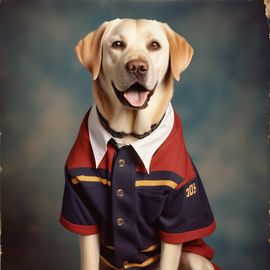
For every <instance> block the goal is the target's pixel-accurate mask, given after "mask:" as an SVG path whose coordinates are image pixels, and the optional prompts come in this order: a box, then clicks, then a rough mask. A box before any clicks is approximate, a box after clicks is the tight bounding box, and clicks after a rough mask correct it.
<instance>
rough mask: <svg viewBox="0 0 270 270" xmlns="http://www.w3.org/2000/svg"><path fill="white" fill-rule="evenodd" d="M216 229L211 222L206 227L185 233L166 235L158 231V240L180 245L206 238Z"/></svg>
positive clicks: (214, 224)
mask: <svg viewBox="0 0 270 270" xmlns="http://www.w3.org/2000/svg"><path fill="white" fill-rule="evenodd" d="M215 229H216V223H215V222H213V223H212V224H210V225H209V226H207V227H204V228H201V229H197V230H192V231H187V232H182V233H167V232H164V231H160V232H159V233H160V239H161V240H162V241H163V242H165V243H169V244H181V243H185V242H189V241H192V240H196V239H199V238H203V237H206V236H208V235H210V234H211V233H212V232H213V231H214V230H215Z"/></svg>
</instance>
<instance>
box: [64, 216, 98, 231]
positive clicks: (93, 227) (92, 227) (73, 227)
mask: <svg viewBox="0 0 270 270" xmlns="http://www.w3.org/2000/svg"><path fill="white" fill-rule="evenodd" d="M59 222H60V223H61V224H62V225H63V226H64V227H65V228H66V229H67V230H69V231H71V232H73V233H76V234H80V235H91V234H97V233H98V231H99V230H98V226H97V225H89V226H87V225H78V224H74V223H71V222H69V221H68V220H66V219H65V218H64V217H63V216H62V215H61V216H60V219H59Z"/></svg>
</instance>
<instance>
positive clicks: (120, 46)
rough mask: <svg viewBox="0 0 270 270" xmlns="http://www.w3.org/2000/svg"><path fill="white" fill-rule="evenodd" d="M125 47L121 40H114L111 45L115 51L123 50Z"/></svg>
mask: <svg viewBox="0 0 270 270" xmlns="http://www.w3.org/2000/svg"><path fill="white" fill-rule="evenodd" d="M125 46H126V45H125V43H124V42H123V41H121V40H116V41H114V42H113V43H112V47H113V48H116V49H123V48H125Z"/></svg>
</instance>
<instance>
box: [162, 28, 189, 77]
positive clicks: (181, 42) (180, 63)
mask: <svg viewBox="0 0 270 270" xmlns="http://www.w3.org/2000/svg"><path fill="white" fill-rule="evenodd" d="M163 27H164V30H165V33H166V35H167V38H168V41H169V45H170V64H171V70H172V74H173V76H174V78H175V79H176V80H177V81H179V80H180V73H182V72H183V71H184V70H185V69H186V68H187V67H188V66H189V64H190V62H191V59H192V56H193V53H194V51H193V48H192V47H191V46H190V44H189V43H188V42H187V41H186V40H185V39H184V38H183V37H181V36H180V35H178V34H177V33H176V32H174V31H173V30H172V29H171V28H170V27H169V26H168V25H167V24H163Z"/></svg>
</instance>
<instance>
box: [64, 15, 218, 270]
mask: <svg viewBox="0 0 270 270" xmlns="http://www.w3.org/2000/svg"><path fill="white" fill-rule="evenodd" d="M76 53H77V56H78V59H79V61H80V62H81V64H82V65H84V66H85V68H87V69H88V70H90V71H91V73H92V76H93V97H94V102H95V106H93V107H92V109H91V112H90V116H89V117H90V118H91V119H92V120H91V121H92V124H91V125H92V127H89V130H90V137H91V136H92V137H94V136H95V133H96V132H97V129H98V128H102V129H104V130H105V131H104V132H103V133H97V134H101V135H99V136H97V143H99V142H98V141H99V140H101V141H102V139H101V137H102V136H103V135H104V133H105V134H107V135H106V136H111V138H114V139H115V140H114V144H116V145H117V147H118V148H119V149H120V148H121V147H123V145H130V144H131V145H132V144H133V147H134V148H135V149H137V148H136V143H138V142H140V141H144V140H148V138H150V140H152V141H151V142H150V143H149V145H150V144H152V143H153V144H158V145H159V147H160V145H161V144H165V142H164V140H165V139H166V138H165V137H169V136H170V135H169V133H171V132H172V130H173V127H172V126H171V127H169V128H167V127H166V121H169V119H171V120H170V121H171V122H172V125H173V122H174V121H176V120H173V119H174V116H172V115H173V113H172V111H170V106H171V105H170V100H171V98H172V95H173V80H174V79H176V80H177V81H178V80H179V79H180V74H181V73H182V72H183V71H184V70H185V69H186V68H187V67H188V65H189V64H190V61H191V58H192V55H193V49H192V47H191V46H190V45H189V43H188V42H187V41H186V40H185V39H184V38H183V37H181V36H180V35H178V34H177V33H175V32H174V31H173V30H172V29H171V28H170V27H169V26H168V25H167V24H164V23H160V22H157V21H152V20H144V19H139V20H134V19H116V20H112V21H109V22H105V23H103V24H102V25H101V26H100V27H99V28H98V29H97V30H95V31H93V32H91V33H90V34H88V35H87V36H86V37H85V38H83V39H82V40H81V41H79V43H78V45H77V46H76ZM95 109H96V110H95ZM93 114H96V115H95V116H93ZM95 117H96V118H95ZM175 117H176V116H175ZM93 121H94V123H96V125H94V127H93ZM95 121H96V122H95ZM88 123H89V122H88ZM100 123H101V124H100ZM168 126H169V125H168ZM166 128H167V131H165V133H164V134H163V133H162V132H163V131H162V129H163V130H166ZM91 129H92V131H91ZM168 131H169V132H168ZM91 132H92V133H91ZM102 134H103V135H102ZM108 134H109V135H108ZM157 134H159V135H157ZM160 134H161V135H160ZM162 134H163V135H162ZM85 136H86V135H85ZM104 136H105V135H104ZM104 136H103V137H104ZM106 136H105V137H106ZM151 136H152V137H151ZM162 136H164V139H163V138H162ZM158 140H161V142H158ZM163 142H164V143H163ZM106 143H108V142H107V141H106ZM108 147H109V146H108ZM77 148H79V147H77ZM144 148H146V150H145V149H144V150H145V151H146V152H147V151H148V150H147V145H146V147H144ZM138 149H139V147H138ZM151 149H152V146H149V152H151V151H152V150H151ZM109 150H110V149H109ZM109 150H106V151H109ZM76 151H77V150H76ZM78 151H79V152H76V153H77V155H78V153H81V152H80V151H82V150H78ZM89 151H92V150H91V149H90V150H89ZM96 151H97V150H96ZM124 151H125V150H124ZM140 151H143V150H140ZM140 151H138V152H140ZM156 151H157V149H155V151H153V153H152V156H154V155H155V152H156ZM97 152H98V151H97ZM146 152H144V154H145V155H147V154H148V153H146ZM81 155H83V154H81ZM102 155H104V153H102V154H101V157H100V159H99V161H97V160H98V159H97V158H96V159H95V162H96V166H97V163H98V162H100V163H101V164H102V162H103V161H102V160H101V159H102V158H103V159H104V157H102ZM166 155H168V156H169V155H170V153H166ZM166 155H165V156H163V157H162V158H164V159H166V158H167V156H166ZM152 156H151V158H152ZM140 157H141V156H140ZM71 159H72V162H74V159H75V160H76V158H71V157H70V158H69V161H70V160H71ZM142 159H144V157H143V156H142ZM114 160H117V157H115V156H114ZM115 162H116V161H115ZM149 162H151V160H150V161H149ZM149 162H148V163H147V161H146V162H144V165H145V167H147V164H148V165H149ZM179 162H180V161H179ZM68 164H69V162H68ZM127 164H128V162H127V161H125V159H124V158H121V159H119V167H120V168H124V166H125V165H127ZM151 164H152V163H151ZM83 166H86V165H82V166H81V167H83ZM100 166H101V167H100V168H103V167H102V165H100ZM149 166H150V165H149ZM149 166H148V168H147V169H146V171H147V172H146V173H145V174H144V175H145V176H144V177H146V180H147V179H148V178H149V177H150V176H151V177H152V176H153V175H154V174H155V173H156V172H155V173H154V174H153V175H152V174H151V173H152V172H151V171H150V168H149ZM168 166H169V165H168ZM190 166H192V165H190ZM70 167H72V166H70ZM77 167H80V166H77ZM71 169H73V168H71ZM78 170H79V168H78V169H77V171H78ZM115 170H116V171H117V170H118V169H115ZM120 170H121V169H120ZM101 171H102V170H101ZM103 171H104V169H103ZM112 171H113V170H112ZM112 173H116V172H112ZM147 173H148V174H147ZM71 174H72V173H71ZM77 174H78V173H77ZM157 174H158V173H156V176H157V177H159V176H158V175H157ZM140 175H142V174H140ZM147 175H150V176H149V177H148V176H147ZM119 177H120V176H119ZM147 177H148V178H147ZM70 179H71V180H70V181H71V184H70V185H74V187H73V186H72V191H71V192H70V193H72V192H74V190H75V192H81V191H80V190H76V189H79V187H78V183H79V182H80V183H81V184H82V185H83V184H85V183H86V182H87V184H89V185H90V183H91V184H93V183H94V182H95V184H97V182H98V184H99V185H102V186H104V185H106V186H107V187H109V188H110V187H111V188H112V190H113V187H112V186H113V184H114V183H113V181H112V182H110V180H108V179H107V178H106V176H104V177H100V176H97V175H95V176H92V175H91V176H89V175H86V176H85V175H84V176H82V175H81V174H80V175H76V176H75V177H74V175H73V178H72V177H71V178H70ZM177 179H178V178H177ZM146 180H145V181H144V180H140V181H136V182H135V184H134V186H136V187H138V188H141V186H142V185H145V186H148V187H149V186H153V185H159V186H158V187H155V188H160V186H162V188H164V186H165V188H167V189H168V188H170V189H176V186H177V187H180V186H181V185H182V184H181V183H182V182H181V183H180V184H179V183H178V184H175V183H174V182H173V181H168V180H166V181H165V180H155V181H154V180H151V179H148V180H147V181H146ZM151 181H152V182H151ZM175 181H176V180H175ZM177 181H178V180H177ZM179 181H180V180H179ZM181 181H182V180H181ZM142 183H144V184H142ZM184 184H185V185H186V186H185V188H184V193H183V194H184V195H183V196H184V197H185V198H184V199H185V200H188V199H190V200H191V199H193V198H195V197H196V196H195V195H196V194H195V193H196V192H197V194H198V193H199V192H198V189H199V186H198V185H199V184H197V182H192V183H191V182H189V183H186V182H184ZM184 184H183V185H184ZM123 185H125V183H124V184H123ZM148 187H146V188H148ZM143 188H144V187H143ZM95 190H96V192H99V189H98V187H96V189H95ZM88 191H89V187H88ZM88 191H86V192H88ZM65 192H67V191H65ZM106 192H111V191H108V190H107V191H106ZM112 192H114V191H112ZM147 192H148V191H146V193H147ZM151 192H152V193H153V194H152V193H151ZM151 192H150V194H149V193H148V195H147V194H146V195H147V196H148V197H147V196H146V197H142V198H143V202H146V204H147V203H148V199H149V198H154V201H155V200H157V203H159V201H160V199H159V198H157V196H161V197H162V198H163V197H164V193H166V192H167V190H165V191H164V190H162V191H161V190H157V191H156V190H153V191H151ZM161 192H162V193H161ZM172 192H175V191H172ZM139 193H140V194H142V196H144V195H145V194H144V193H145V192H144V190H141V191H139ZM96 194H98V193H96ZM110 194H111V193H110ZM115 194H116V197H117V200H125V195H126V193H125V190H123V189H122V188H118V189H116V190H115ZM130 194H131V193H130ZM107 195H108V194H107ZM65 196H66V197H68V196H71V195H66V194H65ZM83 196H86V195H85V194H84V195H83ZM97 196H99V195H97ZM100 196H101V197H102V196H103V195H100ZM111 196H113V195H111ZM140 196H141V195H139V197H138V198H140ZM104 198H105V197H104ZM134 198H135V201H134V202H133V203H134V204H136V203H137V202H138V201H139V200H140V199H138V198H137V197H134ZM147 198H148V199H147ZM168 198H169V197H168ZM168 198H167V199H166V200H169V199H168ZM146 199H147V200H146ZM64 200H65V199H64ZM75 200H76V201H78V197H76V199H75ZM151 202H152V201H151ZM100 203H102V202H100ZM114 203H118V201H117V202H114V201H113V200H112V203H111V204H112V205H114ZM164 203H165V202H164ZM77 204H79V205H80V207H77V208H76V209H80V211H81V210H82V209H84V207H85V206H84V205H83V204H82V203H81V202H80V203H78V202H77ZM91 204H93V205H95V204H96V201H95V199H93V200H92V201H91ZM65 205H68V206H65ZM98 207H99V206H97V208H98ZM142 207H144V205H142ZM145 207H148V206H145ZM152 207H153V209H152V211H153V212H155V210H154V209H155V204H153V205H152ZM157 207H158V206H157ZM177 207H178V206H177ZM66 208H68V210H66ZM71 208H72V209H73V206H71V203H70V201H69V202H64V204H63V217H62V220H61V222H62V224H63V225H64V226H66V227H67V228H68V229H69V230H71V231H73V232H77V233H79V234H80V235H81V236H80V247H81V269H82V270H98V269H131V270H134V269H160V270H176V269H181V270H183V269H194V270H211V269H214V268H215V266H213V264H212V263H211V262H210V261H209V260H208V259H211V256H208V255H205V254H206V253H207V248H208V247H206V245H205V244H204V243H203V242H196V241H197V240H198V239H199V238H201V237H202V236H206V235H208V234H210V233H211V232H212V231H213V230H214V227H213V226H212V225H209V226H208V225H207V226H206V228H203V227H202V226H201V227H202V228H201V227H199V228H198V229H196V230H194V231H192V230H191V231H192V232H190V231H189V232H187V233H186V234H185V233H180V234H167V233H165V232H164V233H161V238H160V243H157V244H155V245H152V246H150V247H148V248H146V249H144V250H143V251H141V252H142V253H143V256H145V257H144V258H145V259H144V260H143V259H142V258H141V257H140V259H138V260H139V261H137V262H136V261H135V259H134V261H127V260H125V261H123V265H122V263H121V264H120V265H122V266H121V267H120V266H119V265H116V264H117V263H118V261H117V260H116V264H114V263H113V259H112V260H111V261H110V259H107V258H116V256H118V257H117V258H119V259H118V260H119V261H121V260H122V257H121V254H117V255H115V254H114V253H116V250H118V252H120V250H122V252H123V253H127V254H128V252H130V253H132V248H133V247H131V245H129V244H130V243H129V242H128V241H130V242H132V241H133V242H136V241H137V239H136V237H135V238H134V239H133V238H132V236H130V234H127V235H128V236H127V237H126V238H125V236H123V235H124V233H123V235H121V233H120V236H119V235H118V236H116V235H117V233H119V232H118V231H117V230H118V229H117V228H118V227H119V228H122V229H123V230H125V228H124V226H125V222H126V220H125V219H123V218H117V219H116V225H115V226H116V227H117V228H116V229H115V230H114V229H113V228H108V227H106V228H105V231H106V232H108V231H109V233H107V235H108V236H105V237H103V236H102V230H101V233H99V230H98V229H96V227H95V225H91V226H90V225H89V226H86V225H85V224H79V221H78V220H79V219H80V218H79V217H78V218H75V219H76V223H77V224H74V223H75V222H72V221H71V219H72V218H68V217H69V215H70V214H69V213H68V211H69V210H70V209H71ZM135 208H136V207H135V206H134V209H135ZM74 209H75V208H74ZM76 209H75V210H72V212H75V211H79V210H76ZM96 211H98V210H96ZM102 211H103V210H102ZM150 212H151V209H150ZM85 213H87V214H88V210H87V211H86V212H84V214H83V216H85V215H87V214H85ZM148 213H149V212H148ZM150 214H151V213H150ZM138 215H139V214H138ZM145 218H146V220H148V219H147V216H146V217H145ZM68 219H69V221H68ZM138 219H139V218H138ZM136 220H137V219H136ZM132 222H133V221H132ZM140 222H144V221H140ZM147 222H149V223H147V224H146V223H142V224H141V225H138V226H142V227H141V228H143V229H142V231H144V230H145V232H144V233H145V235H147V233H148V232H150V231H151V230H152V228H150V225H149V224H151V226H152V227H153V226H154V224H156V223H153V222H152V221H151V222H150V221H149V220H148V221H147ZM89 223H91V222H90V221H89ZM101 223H102V222H101ZM164 223H165V222H164ZM102 224H103V225H101V227H102V226H103V231H104V227H105V224H106V221H104V222H103V223H102ZM130 224H131V223H130ZM132 224H133V223H132ZM132 226H133V225H130V228H132ZM164 226H165V225H164ZM134 228H135V227H134ZM136 228H137V227H136ZM126 229H127V230H128V228H126ZM154 229H155V228H154ZM139 233H141V232H137V234H139ZM151 233H152V231H151ZM151 233H150V234H151ZM134 234H136V232H135V231H134ZM111 235H113V236H112V237H113V239H114V240H113V239H111ZM191 235H192V237H191V238H190V236H191ZM194 235H195V236H194ZM122 236H123V239H122V238H121V237H122ZM116 237H119V238H121V239H122V240H121V241H122V242H121V243H122V244H121V243H120V245H119V246H117V245H118V244H117V243H116ZM151 237H152V236H151ZM153 237H156V236H153ZM173 237H175V238H173ZM138 238H139V236H138ZM180 238H181V240H179V239H180ZM196 238H198V239H196ZM132 239H133V240H132ZM183 239H184V240H183ZM185 239H186V240H185ZM144 241H145V243H146V242H147V241H148V240H147V237H146V236H145V240H143V241H142V244H141V243H137V244H136V245H140V244H141V245H142V247H143V242H144ZM199 241H202V240H199ZM104 242H105V243H104ZM107 242H108V243H110V242H112V243H113V242H115V243H116V244H115V246H110V245H109V244H107V245H106V243H107ZM138 242H139V240H138ZM184 242H188V243H191V244H190V245H191V246H192V244H194V246H195V248H194V247H193V248H190V247H187V248H183V249H182V246H183V245H184V244H183V243H184ZM149 243H150V242H149ZM132 244H134V243H132ZM123 245H127V246H126V247H123ZM187 246H188V245H187ZM200 247H203V248H202V251H201V252H198V250H199V249H200ZM157 249H159V252H158V251H157ZM100 250H101V251H100ZM196 250H197V252H196ZM193 251H194V252H193ZM100 252H103V254H104V255H102V256H100ZM210 253H211V252H210ZM134 254H135V253H134ZM149 254H150V255H149ZM151 254H152V255H151ZM128 255H129V254H128ZM106 256H107V257H106ZM114 256H115V257H114ZM151 256H152V257H151ZM159 257H161V258H160V260H159ZM131 258H132V256H131ZM207 258H208V259H207ZM131 260H132V259H131ZM158 261H159V262H160V263H157V262H158ZM215 269H217V268H215Z"/></svg>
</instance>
